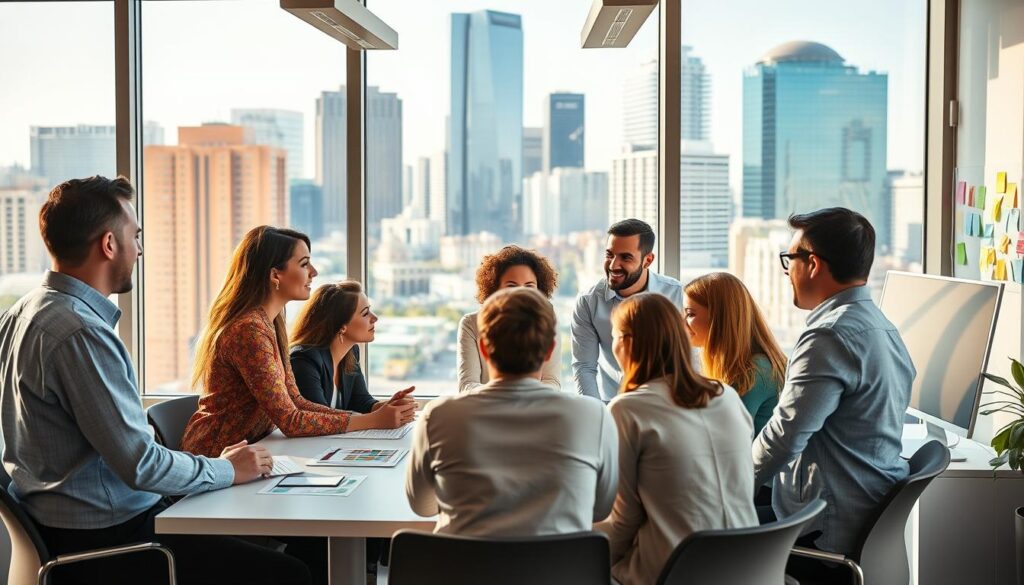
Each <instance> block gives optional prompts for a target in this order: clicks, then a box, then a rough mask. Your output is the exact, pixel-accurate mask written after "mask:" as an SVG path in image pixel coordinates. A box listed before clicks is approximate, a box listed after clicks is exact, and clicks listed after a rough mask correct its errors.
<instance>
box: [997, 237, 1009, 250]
mask: <svg viewBox="0 0 1024 585" xmlns="http://www.w3.org/2000/svg"><path fill="white" fill-rule="evenodd" d="M1009 251H1010V236H1008V235H1006V234H1003V235H1002V236H1000V237H999V252H1001V253H1003V254H1006V253H1007V252H1009Z"/></svg>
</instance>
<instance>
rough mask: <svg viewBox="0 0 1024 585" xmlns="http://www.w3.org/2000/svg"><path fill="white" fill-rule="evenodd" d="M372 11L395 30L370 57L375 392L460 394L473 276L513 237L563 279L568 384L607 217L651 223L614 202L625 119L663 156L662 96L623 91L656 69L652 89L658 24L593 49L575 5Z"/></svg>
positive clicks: (650, 178)
mask: <svg viewBox="0 0 1024 585" xmlns="http://www.w3.org/2000/svg"><path fill="white" fill-rule="evenodd" d="M563 4H564V5H563ZM370 8H371V9H372V10H373V11H374V13H375V14H377V15H378V16H379V17H380V18H381V19H383V20H384V21H385V22H387V23H388V24H389V25H390V26H392V27H393V28H395V29H396V30H398V31H400V35H401V36H400V50H398V51H376V52H374V51H371V52H369V53H367V58H366V75H367V88H366V101H367V106H366V112H367V114H366V128H367V140H366V142H367V145H366V167H367V173H366V176H367V178H366V199H367V241H366V244H367V256H368V263H369V264H368V266H369V270H368V274H369V275H370V276H369V280H370V282H369V289H370V294H371V297H372V299H373V302H374V304H375V306H376V308H377V310H378V311H379V314H380V317H381V319H380V322H379V323H378V324H377V336H376V340H375V341H374V342H373V343H372V344H370V346H369V349H368V354H369V355H368V357H369V360H368V366H369V367H368V370H369V375H370V378H371V380H370V386H371V391H372V392H374V393H376V394H388V393H391V392H393V391H394V390H397V389H399V388H402V387H406V386H408V385H413V384H414V385H415V386H416V389H417V393H418V394H422V395H437V394H448V393H453V392H455V391H456V390H457V384H456V382H455V380H456V378H457V374H456V371H455V363H456V358H455V343H456V328H457V325H458V322H459V319H460V318H461V317H462V316H463V315H464V314H466V313H470V312H472V311H476V310H477V308H478V304H477V301H476V300H475V295H476V285H475V282H474V274H475V271H476V269H477V266H478V265H479V263H480V260H481V258H482V257H483V256H484V255H486V254H491V253H493V252H495V251H497V250H498V249H499V248H501V247H502V246H503V245H506V244H510V243H516V244H519V245H521V246H524V247H527V248H533V249H536V250H538V251H539V252H541V253H542V254H544V255H545V256H547V257H548V258H549V259H550V260H551V262H552V263H553V264H554V266H555V268H556V269H557V270H558V273H559V283H558V289H557V291H556V293H555V296H554V298H553V299H552V300H553V303H554V305H555V311H556V314H557V316H558V318H559V331H560V335H559V341H560V347H561V355H560V356H558V357H559V359H561V361H562V373H561V380H562V385H563V388H571V387H572V374H571V371H570V367H569V364H570V351H569V335H568V331H569V321H568V319H569V316H570V315H571V314H572V307H573V304H574V300H575V297H576V295H577V294H578V293H580V292H582V291H586V290H587V289H589V288H590V287H591V286H592V285H593V284H594V283H595V282H596V281H597V280H599V279H600V278H602V277H603V276H604V275H603V272H602V264H603V256H604V244H605V230H606V229H607V227H608V224H609V222H610V221H613V220H617V219H622V218H624V217H628V216H632V215H637V214H640V213H641V210H639V209H635V208H634V206H633V203H634V202H633V201H632V200H629V201H628V202H623V203H622V204H621V205H619V206H614V205H612V204H611V203H610V199H609V198H610V197H612V196H613V195H612V194H613V193H615V187H614V186H612V185H611V184H610V183H611V180H612V177H614V176H615V169H614V165H615V164H617V161H619V160H620V159H622V158H623V156H624V155H623V154H622V153H623V150H624V149H626V148H627V145H628V144H629V142H630V140H631V137H630V136H629V132H630V131H631V129H632V128H633V127H634V125H635V124H634V123H633V122H631V120H633V119H634V118H635V119H642V120H644V121H646V122H647V124H648V126H650V124H653V127H647V126H645V128H644V129H645V130H646V131H648V133H649V132H650V131H652V130H653V133H654V143H653V146H654V147H656V146H657V125H656V124H657V104H656V102H655V105H654V108H653V111H648V110H646V109H649V108H650V104H649V103H646V102H640V103H637V102H635V101H631V100H633V97H632V96H631V95H630V94H629V93H628V92H624V91H623V80H624V79H625V78H626V77H628V76H629V75H630V74H631V72H632V71H634V70H635V69H637V68H638V67H645V68H648V69H649V68H650V67H651V63H652V62H653V64H654V65H653V67H654V69H653V71H654V73H655V79H656V74H657V53H658V51H657V42H658V26H657V15H653V16H652V17H651V18H649V19H648V22H647V23H646V24H645V25H644V27H643V28H642V29H641V30H640V32H639V33H638V34H637V36H636V37H635V38H634V40H633V42H632V43H631V45H630V47H629V48H628V49H624V50H623V49H619V50H595V49H586V50H584V49H581V48H580V46H579V45H580V40H579V31H580V30H581V29H582V27H583V22H584V20H585V18H586V6H579V5H577V4H572V3H561V2H548V1H542V0H535V1H528V2H527V1H511V0H505V1H493V2H486V3H485V2H451V3H447V4H439V3H424V2H418V1H415V0H375V1H373V2H372V3H371V4H370ZM642 108H645V110H644V111H640V109H642ZM652 113H653V116H654V119H653V120H654V121H653V122H651V121H650V120H651V118H650V116H651V114H652ZM645 138H647V139H648V142H647V143H645V146H647V147H649V146H650V143H649V140H650V138H649V136H647V135H645ZM653 153H654V156H655V158H654V159H653V161H654V163H653V166H652V161H651V160H648V159H643V160H639V161H638V162H637V164H638V165H640V166H641V167H642V169H643V172H644V175H643V177H644V178H643V180H644V181H647V182H649V183H650V185H653V187H654V193H655V195H654V197H653V198H651V199H649V200H644V202H643V209H642V212H643V213H645V214H646V215H645V216H644V217H647V218H648V219H649V220H650V221H651V222H652V223H653V224H655V225H656V224H657V179H656V177H657V175H656V171H657V165H656V160H657V159H656V156H657V151H656V150H655V151H653ZM652 169H653V170H652Z"/></svg>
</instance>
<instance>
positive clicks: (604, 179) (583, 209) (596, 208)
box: [523, 168, 608, 236]
mask: <svg viewBox="0 0 1024 585" xmlns="http://www.w3.org/2000/svg"><path fill="white" fill-rule="evenodd" d="M607 226H608V173H604V172H587V171H584V170H583V169H577V168H556V169H554V170H552V171H551V172H550V173H545V172H543V171H539V172H536V173H534V174H533V176H531V177H529V178H527V179H524V180H523V233H524V235H528V236H533V235H547V236H566V235H569V234H570V233H572V232H583V231H589V230H605V229H607Z"/></svg>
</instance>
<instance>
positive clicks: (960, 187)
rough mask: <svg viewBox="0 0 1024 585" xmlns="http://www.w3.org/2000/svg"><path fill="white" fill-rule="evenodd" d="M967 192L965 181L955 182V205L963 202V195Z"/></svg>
mask: <svg viewBox="0 0 1024 585" xmlns="http://www.w3.org/2000/svg"><path fill="white" fill-rule="evenodd" d="M966 193H967V183H965V182H964V181H960V182H959V183H957V184H956V202H957V205H963V204H964V195H965V194H966Z"/></svg>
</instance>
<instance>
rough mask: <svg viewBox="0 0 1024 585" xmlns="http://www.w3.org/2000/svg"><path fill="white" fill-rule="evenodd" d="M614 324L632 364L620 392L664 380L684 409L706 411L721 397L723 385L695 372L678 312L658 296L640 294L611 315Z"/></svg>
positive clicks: (629, 299)
mask: <svg viewBox="0 0 1024 585" xmlns="http://www.w3.org/2000/svg"><path fill="white" fill-rule="evenodd" d="M612 324H613V325H614V326H615V328H616V329H618V330H619V332H620V333H622V335H623V337H629V338H630V342H629V358H630V362H631V363H630V364H629V366H628V367H626V368H624V371H623V376H622V386H621V388H620V389H619V391H620V392H623V393H625V392H632V391H633V390H636V389H637V388H639V387H640V386H642V385H643V384H646V383H648V382H650V381H651V380H656V379H658V378H664V379H665V382H666V383H668V387H669V389H670V390H671V392H672V399H673V400H674V401H675V403H676V404H678V405H679V406H681V407H683V408H704V407H705V406H707V405H708V402H710V401H711V399H712V398H714V397H715V396H718V395H720V394H721V393H722V385H721V384H720V383H718V382H716V381H714V380H709V379H707V378H705V377H704V376H701V375H700V374H698V373H697V372H695V371H694V370H693V367H692V366H691V365H690V342H689V339H688V337H689V336H688V335H687V334H686V328H685V326H684V325H683V316H682V314H680V313H679V309H678V308H677V307H676V306H675V305H673V304H672V301H670V300H668V298H667V297H664V296H662V295H660V294H657V293H639V294H635V295H632V296H630V297H629V298H627V299H626V300H624V301H622V303H620V304H619V306H618V307H616V308H615V311H614V312H612Z"/></svg>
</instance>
